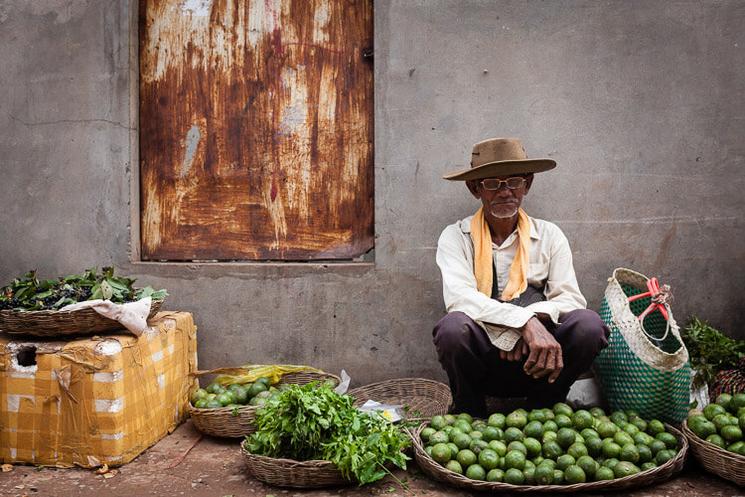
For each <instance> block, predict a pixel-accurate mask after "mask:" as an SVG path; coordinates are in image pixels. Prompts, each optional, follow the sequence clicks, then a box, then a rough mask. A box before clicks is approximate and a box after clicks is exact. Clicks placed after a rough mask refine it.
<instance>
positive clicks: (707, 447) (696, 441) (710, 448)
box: [682, 419, 745, 464]
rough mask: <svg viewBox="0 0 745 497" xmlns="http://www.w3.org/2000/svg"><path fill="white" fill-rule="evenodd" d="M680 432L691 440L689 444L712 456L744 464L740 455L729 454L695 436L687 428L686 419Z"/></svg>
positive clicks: (744, 458) (743, 457) (727, 451)
mask: <svg viewBox="0 0 745 497" xmlns="http://www.w3.org/2000/svg"><path fill="white" fill-rule="evenodd" d="M682 431H683V434H684V435H685V436H686V437H687V438H691V439H692V440H691V443H692V444H697V445H698V446H699V448H700V449H702V450H706V451H709V452H711V453H713V454H716V455H717V456H718V457H722V458H725V459H732V460H733V461H734V462H738V463H742V464H745V456H742V455H740V454H737V453H735V452H730V451H729V450H726V449H723V448H721V447H719V446H718V445H715V444H713V443H711V442H709V441H707V440H705V439H703V438H701V437H699V436H698V435H696V434H695V433H694V432H693V430H691V429H690V428H689V427H688V420H687V419H686V420H684V421H683V425H682Z"/></svg>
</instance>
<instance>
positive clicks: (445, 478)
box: [411, 423, 688, 493]
mask: <svg viewBox="0 0 745 497" xmlns="http://www.w3.org/2000/svg"><path fill="white" fill-rule="evenodd" d="M428 424H429V423H422V424H421V425H420V426H419V428H417V429H416V430H415V431H413V432H412V433H411V438H412V442H413V445H414V457H415V459H416V462H417V465H419V467H420V468H421V469H422V471H424V472H425V473H426V474H428V475H429V476H431V477H432V478H434V479H435V480H437V481H441V482H444V483H449V484H451V485H453V486H456V487H460V488H465V489H468V490H477V491H482V492H551V493H554V492H555V493H572V492H588V491H597V490H621V489H627V488H636V487H643V486H646V485H651V484H652V483H659V482H662V481H664V480H667V479H669V478H670V477H672V476H673V475H674V474H675V473H678V472H679V471H680V470H681V469H683V465H684V464H685V458H686V454H687V452H688V442H687V441H686V437H685V436H684V435H683V434H682V433H681V432H680V431H678V430H676V429H675V428H673V427H672V426H670V425H665V427H666V428H667V430H668V431H670V432H671V433H673V434H674V435H675V437H676V438H677V439H678V444H679V446H678V447H679V450H678V453H677V454H676V456H675V457H674V458H673V459H670V460H669V461H668V462H666V463H665V464H663V465H662V466H658V467H657V468H654V469H650V470H647V471H643V472H641V473H637V474H635V475H631V476H626V477H623V478H617V479H615V480H606V481H595V482H590V483H575V484H570V485H510V484H509V483H500V482H486V481H476V480H471V479H470V478H466V477H465V476H463V475H459V474H458V473H455V472H453V471H450V470H448V469H446V468H444V467H443V466H441V465H440V464H438V463H437V462H436V461H435V460H434V459H432V457H430V456H429V455H428V454H427V452H425V450H424V445H423V444H422V439H421V437H420V433H421V431H422V430H423V429H424V428H425V427H426V426H427V425H428Z"/></svg>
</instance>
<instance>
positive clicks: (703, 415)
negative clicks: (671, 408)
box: [683, 392, 745, 486]
mask: <svg viewBox="0 0 745 497" xmlns="http://www.w3.org/2000/svg"><path fill="white" fill-rule="evenodd" d="M743 432H745V392H742V393H737V394H735V395H730V394H728V393H723V394H721V395H719V397H717V400H716V402H714V403H711V404H709V405H707V406H706V407H704V409H703V411H692V412H691V414H690V415H689V416H688V419H686V421H685V422H684V423H683V433H684V434H685V436H686V437H687V438H688V441H689V442H690V444H691V450H692V451H693V455H694V456H695V458H696V459H697V460H698V462H700V463H701V465H702V466H703V467H704V468H705V469H706V470H707V471H710V472H712V473H714V474H716V475H718V476H721V477H722V478H725V479H727V480H730V481H732V482H735V483H737V484H738V485H741V486H745V437H743Z"/></svg>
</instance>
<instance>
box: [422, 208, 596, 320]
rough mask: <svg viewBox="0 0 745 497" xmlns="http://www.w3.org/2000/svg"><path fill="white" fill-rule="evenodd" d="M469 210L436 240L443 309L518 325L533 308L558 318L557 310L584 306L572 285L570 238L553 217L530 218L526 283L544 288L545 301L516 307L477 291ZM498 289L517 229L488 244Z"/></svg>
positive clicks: (505, 275)
mask: <svg viewBox="0 0 745 497" xmlns="http://www.w3.org/2000/svg"><path fill="white" fill-rule="evenodd" d="M472 217H473V216H469V217H467V218H465V219H463V220H461V221H458V222H456V223H454V224H451V225H450V226H448V227H446V228H445V229H444V230H443V232H442V234H441V235H440V239H439V241H438V242H437V265H438V266H439V267H440V271H441V272H442V293H443V298H444V299H445V308H446V310H447V312H455V311H460V312H463V313H464V314H466V315H467V316H468V317H470V318H471V319H473V320H474V321H476V322H479V323H480V324H482V326H483V324H484V323H491V324H495V325H500V326H507V327H510V328H521V327H523V326H525V323H527V322H528V320H529V319H530V318H531V317H533V316H534V315H536V314H546V315H548V316H549V317H550V318H551V320H552V321H553V322H554V323H556V324H558V323H559V322H560V319H561V316H562V315H563V314H565V313H567V312H569V311H572V310H575V309H584V308H585V307H586V306H587V301H586V300H585V298H584V297H583V296H582V293H581V292H580V290H579V285H577V277H576V276H575V274H574V266H573V265H572V252H571V251H570V249H569V242H568V241H567V238H566V236H564V233H562V231H561V229H559V227H558V226H556V225H555V224H553V223H550V222H548V221H543V220H540V219H535V218H532V217H531V218H530V267H529V269H528V284H529V285H533V286H535V287H538V288H543V293H544V295H545V296H546V301H545V302H536V303H534V304H531V305H529V306H527V307H519V306H516V305H513V304H507V303H503V302H499V301H497V300H494V299H492V298H490V297H488V296H486V295H484V294H483V293H481V292H479V291H478V289H477V287H476V277H475V276H474V274H473V241H472V240H471V218H472ZM492 248H493V252H492V254H493V257H494V264H495V267H496V272H497V279H498V286H499V292H500V293H501V292H502V290H503V289H504V287H505V285H506V284H507V281H508V280H509V272H510V266H511V265H512V259H513V258H514V257H515V251H516V250H517V232H516V231H515V232H512V234H510V236H508V237H507V239H506V240H505V241H504V242H503V243H502V244H501V245H499V246H497V245H496V244H492Z"/></svg>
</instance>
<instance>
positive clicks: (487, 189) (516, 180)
mask: <svg viewBox="0 0 745 497" xmlns="http://www.w3.org/2000/svg"><path fill="white" fill-rule="evenodd" d="M532 183H533V175H532V174H525V175H513V176H496V177H494V178H488V179H483V180H472V181H467V182H466V185H467V186H468V189H469V190H470V191H471V193H472V194H473V196H474V197H476V198H477V199H479V200H481V204H482V205H483V206H484V213H485V214H486V216H487V217H491V218H493V219H509V218H511V217H513V216H514V215H515V214H517V209H518V208H519V207H520V205H521V204H522V202H523V197H525V195H526V194H527V193H528V190H530V185H531V184H532Z"/></svg>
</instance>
